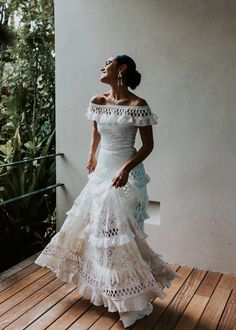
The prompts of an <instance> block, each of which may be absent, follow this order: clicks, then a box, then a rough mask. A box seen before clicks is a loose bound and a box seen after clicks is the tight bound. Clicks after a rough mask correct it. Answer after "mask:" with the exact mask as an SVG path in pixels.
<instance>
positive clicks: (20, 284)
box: [0, 268, 49, 303]
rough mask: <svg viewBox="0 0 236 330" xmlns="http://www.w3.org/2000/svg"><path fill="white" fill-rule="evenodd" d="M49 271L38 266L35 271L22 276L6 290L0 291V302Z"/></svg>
mask: <svg viewBox="0 0 236 330" xmlns="http://www.w3.org/2000/svg"><path fill="white" fill-rule="evenodd" d="M48 272H49V269H47V268H45V269H44V268H39V269H37V270H36V271H35V272H33V273H31V274H29V275H28V276H26V277H24V278H23V279H21V280H20V281H18V282H16V283H15V284H13V285H11V286H10V287H9V288H7V289H6V290H4V291H2V292H0V303H2V302H3V301H5V300H7V299H9V298H10V297H11V296H13V295H14V294H16V293H17V292H19V291H21V290H22V289H24V288H25V287H27V286H28V285H30V284H31V283H33V282H35V281H36V280H37V279H38V278H40V277H42V276H44V275H45V274H47V273H48Z"/></svg>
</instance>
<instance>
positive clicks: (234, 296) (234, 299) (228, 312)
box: [217, 278, 236, 330]
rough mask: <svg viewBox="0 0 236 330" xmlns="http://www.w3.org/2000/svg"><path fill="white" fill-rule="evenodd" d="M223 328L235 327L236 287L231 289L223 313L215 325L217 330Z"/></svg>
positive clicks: (222, 329)
mask: <svg viewBox="0 0 236 330" xmlns="http://www.w3.org/2000/svg"><path fill="white" fill-rule="evenodd" d="M235 279H236V278H235ZM235 282H236V280H235ZM235 288H236V283H235ZM225 329H236V289H235V290H231V295H230V298H229V300H228V302H227V305H226V308H225V310H224V311H223V315H222V317H221V319H220V322H219V325H218V327H217V330H225Z"/></svg>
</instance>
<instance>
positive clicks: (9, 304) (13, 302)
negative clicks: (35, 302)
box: [0, 272, 55, 315]
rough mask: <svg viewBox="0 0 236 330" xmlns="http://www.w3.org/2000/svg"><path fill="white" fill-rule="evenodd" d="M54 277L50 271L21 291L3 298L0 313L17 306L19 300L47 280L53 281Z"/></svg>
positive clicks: (23, 298)
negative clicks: (5, 298)
mask: <svg viewBox="0 0 236 330" xmlns="http://www.w3.org/2000/svg"><path fill="white" fill-rule="evenodd" d="M54 279H55V275H54V274H52V273H51V272H49V273H47V274H45V275H44V276H42V277H40V278H39V279H38V280H36V281H35V282H33V283H31V284H30V285H28V286H27V287H25V288H24V289H22V290H21V291H19V292H17V293H16V294H14V295H13V296H11V297H10V298H9V299H7V300H5V301H4V302H3V303H2V304H1V305H0V315H2V314H4V313H6V312H7V311H8V310H10V309H12V308H13V307H14V306H17V305H18V304H19V303H20V302H22V301H23V300H25V299H26V298H28V297H29V296H30V295H32V294H33V293H34V292H36V291H38V290H39V289H41V288H42V287H44V286H45V285H47V284H48V283H49V282H51V281H53V280H54Z"/></svg>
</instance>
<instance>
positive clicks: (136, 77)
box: [114, 55, 141, 89]
mask: <svg viewBox="0 0 236 330" xmlns="http://www.w3.org/2000/svg"><path fill="white" fill-rule="evenodd" d="M114 58H115V60H116V61H117V64H118V66H121V65H122V64H126V65H127V70H126V71H125V73H124V75H125V78H126V83H127V86H129V87H130V88H131V89H135V88H136V87H137V86H138V85H139V84H140V81H141V74H140V73H139V72H138V71H137V70H136V64H135V62H134V60H133V59H132V58H131V57H129V56H128V55H115V56H114Z"/></svg>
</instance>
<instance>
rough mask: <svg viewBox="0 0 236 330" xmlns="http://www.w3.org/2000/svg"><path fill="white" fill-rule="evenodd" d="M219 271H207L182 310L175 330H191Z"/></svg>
mask: <svg viewBox="0 0 236 330" xmlns="http://www.w3.org/2000/svg"><path fill="white" fill-rule="evenodd" d="M220 277H221V273H218V272H208V273H207V275H206V276H205V277H204V279H203V281H202V283H201V285H200V286H199V288H198V289H197V291H196V293H195V294H194V296H193V298H192V299H191V301H190V303H189V304H188V306H187V308H186V309H185V311H184V314H183V315H182V317H181V318H180V320H179V322H178V323H177V324H176V327H175V330H185V329H187V330H193V329H195V327H196V324H197V323H198V320H199V319H200V317H201V315H202V313H203V311H204V309H205V307H206V305H207V304H208V302H209V300H210V297H211V295H212V293H213V292H214V290H215V288H216V286H217V284H218V282H219V280H220Z"/></svg>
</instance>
